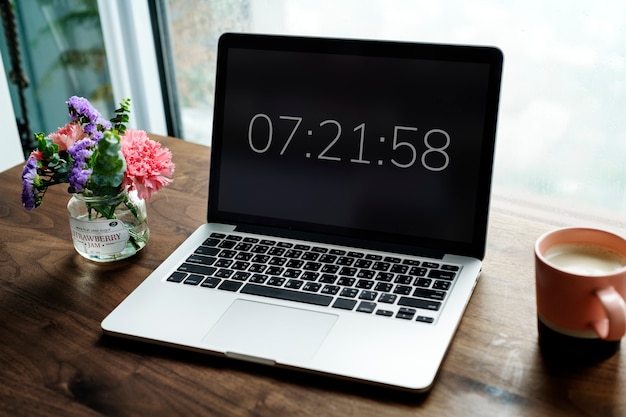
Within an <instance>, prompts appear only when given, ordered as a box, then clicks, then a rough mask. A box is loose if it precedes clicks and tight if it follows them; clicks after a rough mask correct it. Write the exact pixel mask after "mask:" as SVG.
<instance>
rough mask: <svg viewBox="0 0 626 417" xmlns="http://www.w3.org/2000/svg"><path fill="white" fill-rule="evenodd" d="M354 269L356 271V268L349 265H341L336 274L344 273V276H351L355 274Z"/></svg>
mask: <svg viewBox="0 0 626 417" xmlns="http://www.w3.org/2000/svg"><path fill="white" fill-rule="evenodd" d="M356 271H357V269H356V268H352V267H349V266H344V267H342V268H341V269H340V270H339V272H338V274H339V275H344V276H346V277H353V276H355V275H356Z"/></svg>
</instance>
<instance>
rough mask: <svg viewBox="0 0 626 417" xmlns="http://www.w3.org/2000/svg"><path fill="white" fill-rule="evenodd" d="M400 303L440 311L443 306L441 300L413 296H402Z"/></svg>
mask: <svg viewBox="0 0 626 417" xmlns="http://www.w3.org/2000/svg"><path fill="white" fill-rule="evenodd" d="M398 305H401V306H406V307H415V308H421V309H424V310H431V311H438V310H439V308H440V307H441V303H440V302H439V301H433V300H424V299H420V298H411V297H400V299H399V300H398Z"/></svg>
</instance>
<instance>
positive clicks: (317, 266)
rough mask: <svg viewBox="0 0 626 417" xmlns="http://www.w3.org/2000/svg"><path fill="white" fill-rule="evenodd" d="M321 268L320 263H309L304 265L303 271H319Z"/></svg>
mask: <svg viewBox="0 0 626 417" xmlns="http://www.w3.org/2000/svg"><path fill="white" fill-rule="evenodd" d="M321 267H322V264H321V263H319V262H307V263H305V264H304V266H303V267H302V269H304V270H305V271H319V269H320V268H321Z"/></svg>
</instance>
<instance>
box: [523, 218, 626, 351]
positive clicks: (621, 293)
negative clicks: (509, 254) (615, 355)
mask: <svg viewBox="0 0 626 417" xmlns="http://www.w3.org/2000/svg"><path fill="white" fill-rule="evenodd" d="M535 278H536V294H537V315H538V320H539V325H540V343H541V338H542V330H544V335H545V332H556V334H558V335H562V336H564V337H567V338H572V339H574V340H576V339H581V340H584V341H586V342H593V343H596V342H594V340H599V341H600V343H601V344H602V342H604V341H606V342H613V344H612V346H618V344H619V341H620V340H621V339H622V337H623V336H624V334H625V333H626V302H624V299H626V240H624V239H623V238H621V237H619V236H617V235H615V234H612V233H609V232H606V231H603V230H597V229H589V228H564V229H558V230H554V231H551V232H548V233H546V234H544V235H543V236H541V237H540V238H539V239H538V240H537V242H536V244H535ZM546 339H547V338H546ZM570 348H571V346H570ZM615 350H616V348H615Z"/></svg>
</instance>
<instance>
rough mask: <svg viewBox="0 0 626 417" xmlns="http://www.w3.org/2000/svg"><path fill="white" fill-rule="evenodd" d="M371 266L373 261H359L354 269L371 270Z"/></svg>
mask: <svg viewBox="0 0 626 417" xmlns="http://www.w3.org/2000/svg"><path fill="white" fill-rule="evenodd" d="M370 266H372V261H368V260H367V259H359V260H358V261H356V262H355V263H354V267H355V268H363V269H366V268H369V267H370Z"/></svg>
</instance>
